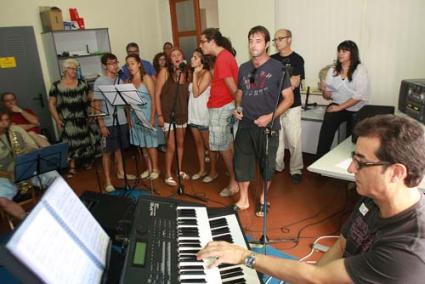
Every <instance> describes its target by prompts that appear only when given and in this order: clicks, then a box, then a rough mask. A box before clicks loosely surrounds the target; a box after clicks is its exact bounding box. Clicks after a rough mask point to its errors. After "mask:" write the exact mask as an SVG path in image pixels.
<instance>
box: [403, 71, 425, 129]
mask: <svg viewBox="0 0 425 284" xmlns="http://www.w3.org/2000/svg"><path fill="white" fill-rule="evenodd" d="M398 108H399V110H400V111H401V112H403V113H405V114H407V115H408V116H410V117H412V118H415V119H417V120H418V121H420V122H422V123H425V79H410V80H403V81H401V85H400V93H399V97H398Z"/></svg>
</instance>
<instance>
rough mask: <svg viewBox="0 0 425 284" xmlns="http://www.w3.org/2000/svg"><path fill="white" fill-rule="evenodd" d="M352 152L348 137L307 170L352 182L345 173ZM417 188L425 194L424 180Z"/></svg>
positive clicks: (350, 175) (346, 172) (352, 146)
mask: <svg viewBox="0 0 425 284" xmlns="http://www.w3.org/2000/svg"><path fill="white" fill-rule="evenodd" d="M353 151H354V144H353V143H352V142H351V136H350V137H348V138H347V139H345V140H344V141H343V142H342V143H341V144H339V145H338V146H336V147H335V148H333V149H332V150H331V151H329V152H328V153H327V154H326V155H324V156H323V157H322V158H320V159H319V160H317V161H316V162H314V163H313V164H311V165H310V166H309V167H308V168H307V170H309V171H310V172H313V173H318V174H321V175H323V176H327V177H332V178H337V179H342V180H347V181H354V175H353V174H350V173H349V172H348V171H347V168H348V165H349V164H350V162H351V152H353ZM418 188H420V189H421V190H422V191H424V192H425V179H422V182H421V183H420V184H419V186H418Z"/></svg>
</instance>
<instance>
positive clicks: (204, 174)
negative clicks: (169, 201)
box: [192, 172, 207, 180]
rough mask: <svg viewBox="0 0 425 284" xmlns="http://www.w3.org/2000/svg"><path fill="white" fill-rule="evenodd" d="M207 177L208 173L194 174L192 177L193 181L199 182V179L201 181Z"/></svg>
mask: <svg viewBox="0 0 425 284" xmlns="http://www.w3.org/2000/svg"><path fill="white" fill-rule="evenodd" d="M206 175H207V173H206V172H204V173H196V174H194V175H193V176H192V180H198V179H200V178H203V177H204V176H206Z"/></svg>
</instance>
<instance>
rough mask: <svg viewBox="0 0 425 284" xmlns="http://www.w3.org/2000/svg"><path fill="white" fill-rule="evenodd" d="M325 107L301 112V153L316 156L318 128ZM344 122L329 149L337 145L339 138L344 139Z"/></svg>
mask: <svg viewBox="0 0 425 284" xmlns="http://www.w3.org/2000/svg"><path fill="white" fill-rule="evenodd" d="M325 111H326V106H324V105H318V106H316V107H310V108H309V109H308V110H307V111H305V110H303V111H302V112H301V143H302V151H303V152H305V153H309V154H316V150H317V144H318V142H319V134H320V128H321V127H322V123H323V117H324V116H325ZM345 125H346V124H345V122H344V123H342V124H341V126H340V127H339V129H338V130H337V131H336V133H335V136H334V140H333V142H332V146H331V148H333V147H335V146H336V145H338V140H339V138H340V137H345V128H346V127H345Z"/></svg>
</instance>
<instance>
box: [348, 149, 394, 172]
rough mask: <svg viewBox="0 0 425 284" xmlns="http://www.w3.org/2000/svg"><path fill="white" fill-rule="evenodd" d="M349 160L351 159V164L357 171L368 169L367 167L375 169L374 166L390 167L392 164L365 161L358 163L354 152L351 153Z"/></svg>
mask: <svg viewBox="0 0 425 284" xmlns="http://www.w3.org/2000/svg"><path fill="white" fill-rule="evenodd" d="M351 158H352V159H353V163H354V166H355V167H356V169H357V170H358V171H359V170H361V169H363V168H369V167H375V166H388V165H391V164H392V163H390V162H385V161H379V162H367V161H364V162H362V161H360V160H358V159H357V158H356V153H355V152H351Z"/></svg>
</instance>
